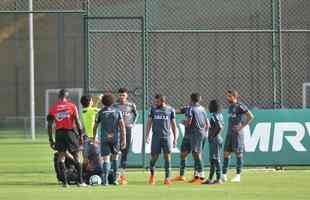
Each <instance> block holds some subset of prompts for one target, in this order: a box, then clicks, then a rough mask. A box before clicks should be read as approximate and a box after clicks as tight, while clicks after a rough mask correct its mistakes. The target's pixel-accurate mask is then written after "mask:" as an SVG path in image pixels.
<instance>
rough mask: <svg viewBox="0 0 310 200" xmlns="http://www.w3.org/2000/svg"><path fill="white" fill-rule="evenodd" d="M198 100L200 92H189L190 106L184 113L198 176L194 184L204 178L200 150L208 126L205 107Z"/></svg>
mask: <svg viewBox="0 0 310 200" xmlns="http://www.w3.org/2000/svg"><path fill="white" fill-rule="evenodd" d="M200 101H201V96H200V94H198V93H193V94H191V108H190V109H189V111H188V113H187V114H186V117H187V122H186V123H187V125H188V126H189V128H190V141H191V150H192V154H193V158H194V166H195V170H197V175H198V177H199V178H196V179H195V180H194V181H193V183H195V184H201V183H202V182H203V181H204V178H205V176H204V171H203V164H202V150H203V147H204V142H205V139H206V136H207V130H208V127H209V121H208V118H207V112H206V110H205V108H204V107H202V106H201V105H200Z"/></svg>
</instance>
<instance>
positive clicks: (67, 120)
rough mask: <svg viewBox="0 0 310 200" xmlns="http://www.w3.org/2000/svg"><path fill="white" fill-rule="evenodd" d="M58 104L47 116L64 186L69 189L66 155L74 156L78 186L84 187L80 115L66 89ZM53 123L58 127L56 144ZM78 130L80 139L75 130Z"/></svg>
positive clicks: (52, 146) (59, 96)
mask: <svg viewBox="0 0 310 200" xmlns="http://www.w3.org/2000/svg"><path fill="white" fill-rule="evenodd" d="M58 99H59V100H58V102H57V103H56V104H55V105H54V106H53V107H52V108H51V109H50V110H49V114H48V116H47V121H48V136H49V143H50V146H51V148H52V149H55V150H57V151H58V153H59V156H58V161H57V162H58V167H59V171H60V173H61V176H62V177H64V182H63V186H64V187H68V186H69V185H68V179H67V174H66V169H65V168H66V167H65V159H66V153H67V152H69V153H71V154H72V155H73V158H74V166H75V168H76V169H77V171H78V176H79V183H78V186H80V187H84V186H86V184H85V183H84V181H83V176H82V169H81V165H80V162H79V142H80V143H82V141H83V139H82V128H83V127H82V125H81V123H80V119H79V114H78V111H77V108H76V106H75V105H74V103H72V102H70V101H69V92H68V91H67V90H66V89H62V90H60V92H59V94H58ZM53 123H55V126H56V133H55V142H54V139H53ZM75 128H76V129H77V131H78V133H79V138H78V137H77V135H76V133H75V131H74V129H75Z"/></svg>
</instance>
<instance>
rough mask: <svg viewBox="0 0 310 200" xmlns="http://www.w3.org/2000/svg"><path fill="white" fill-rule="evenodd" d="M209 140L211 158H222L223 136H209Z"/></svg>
mask: <svg viewBox="0 0 310 200" xmlns="http://www.w3.org/2000/svg"><path fill="white" fill-rule="evenodd" d="M208 141H209V160H220V157H221V152H222V147H223V139H222V138H221V137H219V136H218V137H212V138H208Z"/></svg>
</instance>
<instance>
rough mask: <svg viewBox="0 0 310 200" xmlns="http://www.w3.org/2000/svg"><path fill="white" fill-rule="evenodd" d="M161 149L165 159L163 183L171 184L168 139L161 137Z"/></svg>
mask: <svg viewBox="0 0 310 200" xmlns="http://www.w3.org/2000/svg"><path fill="white" fill-rule="evenodd" d="M161 144H162V149H163V152H164V160H165V182H164V184H166V185H170V184H171V150H172V147H171V142H170V139H163V140H162V141H161Z"/></svg>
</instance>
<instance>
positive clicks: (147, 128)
mask: <svg viewBox="0 0 310 200" xmlns="http://www.w3.org/2000/svg"><path fill="white" fill-rule="evenodd" d="M151 128H152V118H151V117H150V116H149V117H148V120H147V125H146V143H148V144H149V143H150V132H151Z"/></svg>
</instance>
